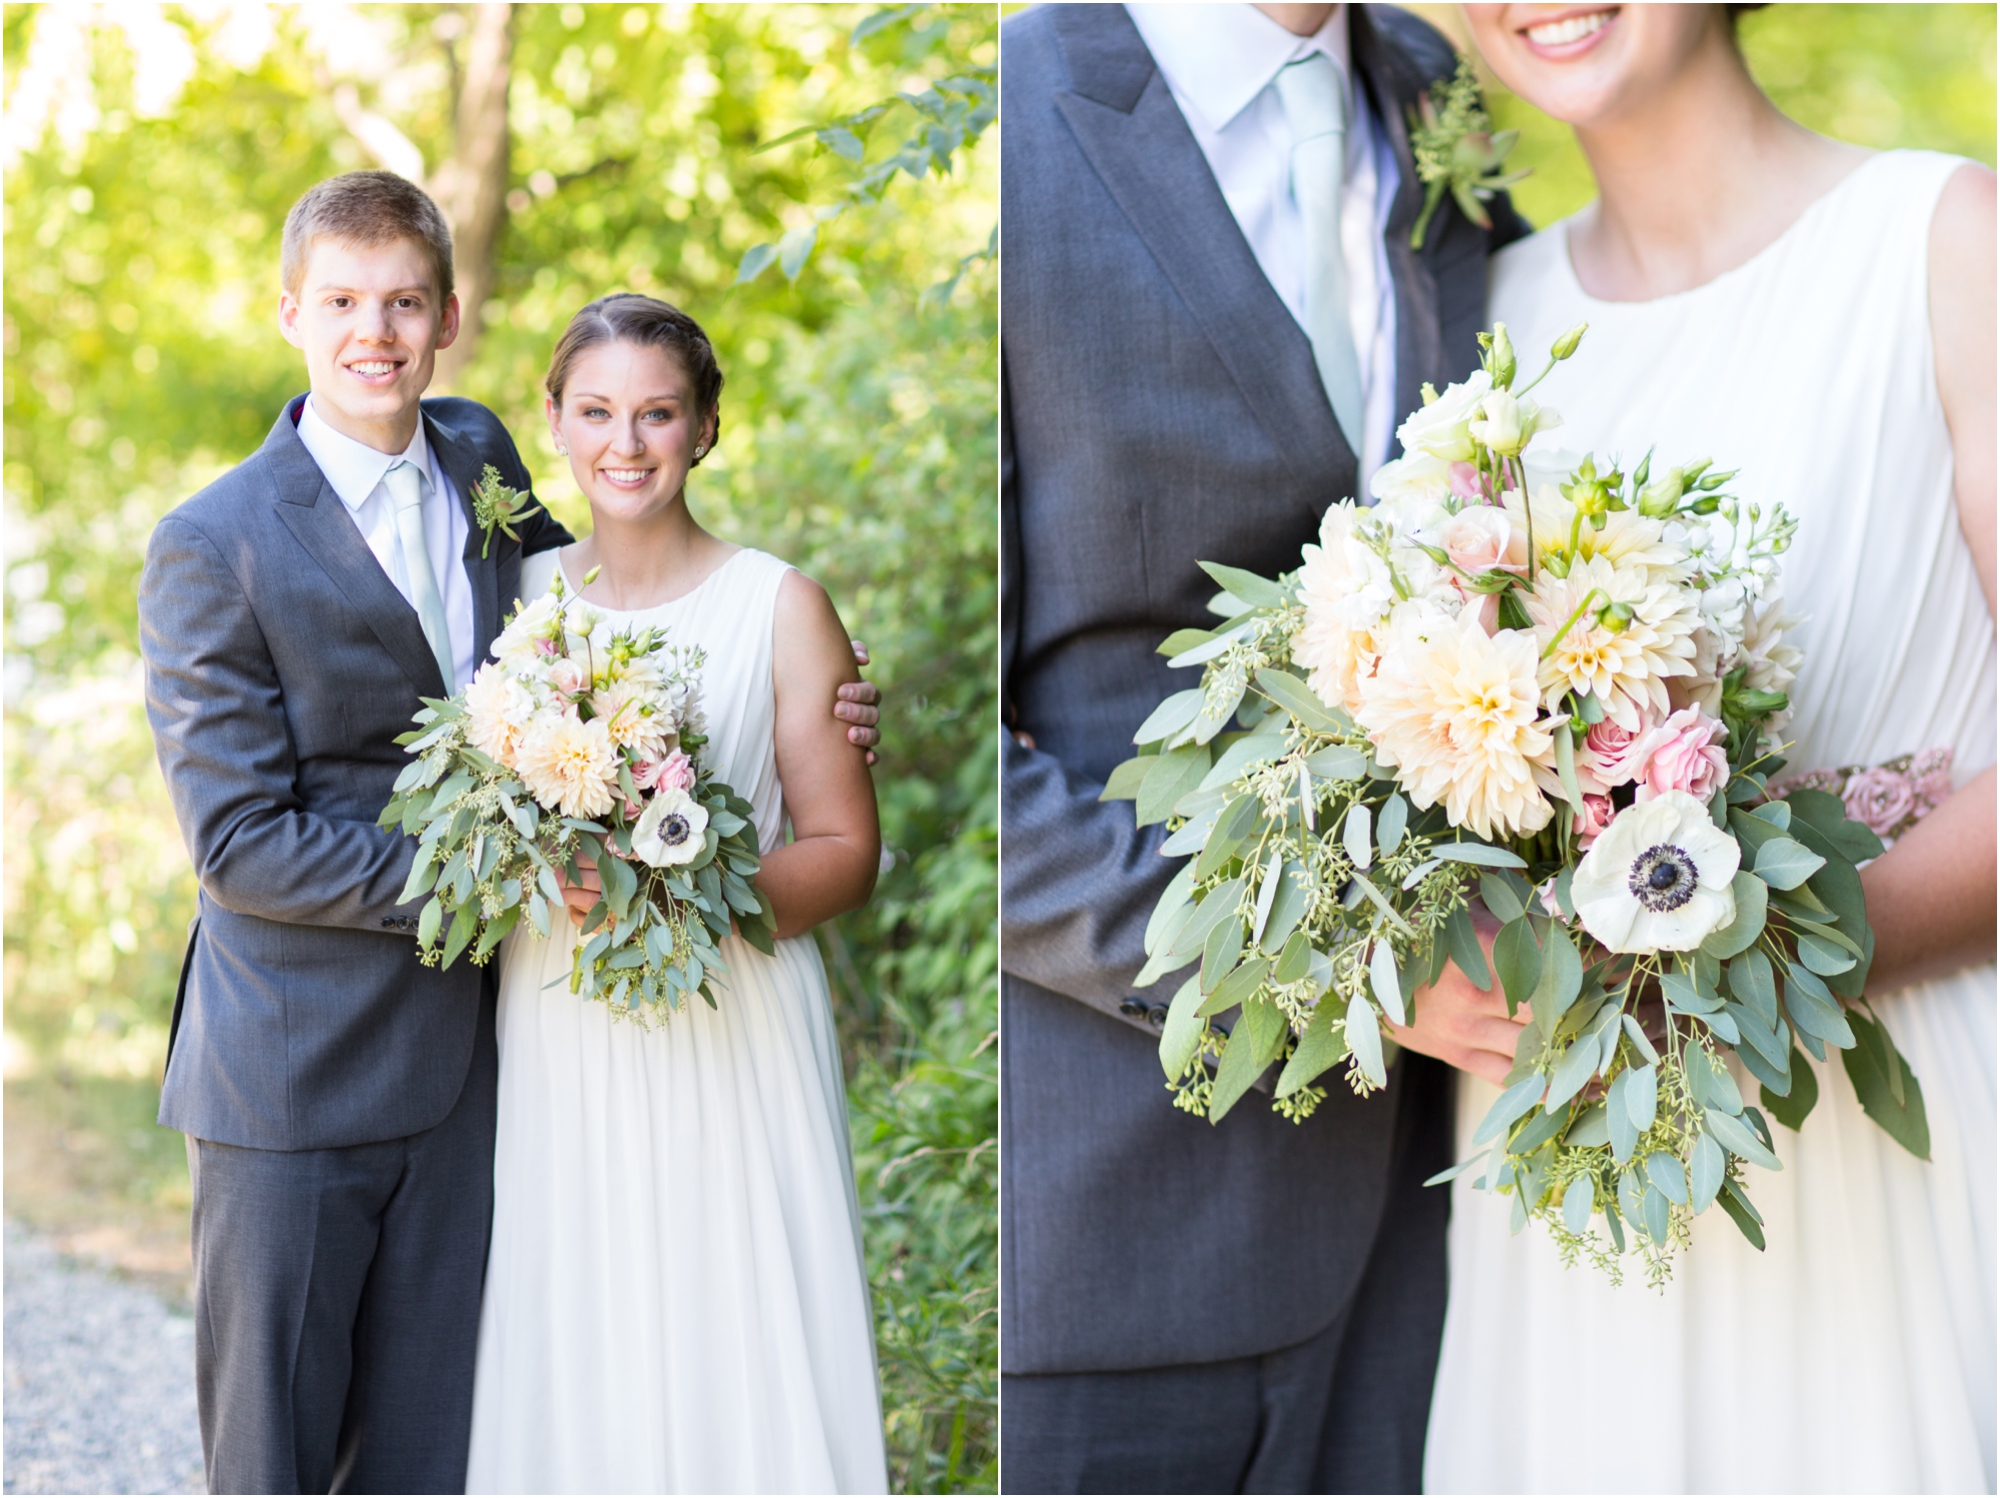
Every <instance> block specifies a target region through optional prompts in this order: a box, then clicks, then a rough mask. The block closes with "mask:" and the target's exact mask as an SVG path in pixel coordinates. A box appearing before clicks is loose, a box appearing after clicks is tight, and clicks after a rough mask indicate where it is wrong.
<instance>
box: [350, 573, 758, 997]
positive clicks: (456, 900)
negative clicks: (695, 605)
mask: <svg viewBox="0 0 2000 1498" xmlns="http://www.w3.org/2000/svg"><path fill="white" fill-rule="evenodd" d="M592 576H595V573H594V572H593V573H592ZM585 581H586V582H588V581H589V579H586V580H585ZM493 654H494V659H493V660H491V661H489V662H487V663H486V664H485V665H483V666H481V667H480V668H479V670H478V672H477V673H476V674H475V675H474V676H473V678H472V681H471V682H470V683H469V684H468V685H467V686H466V687H465V689H464V690H463V691H461V692H459V693H458V694H457V695H456V696H454V697H451V698H450V699H448V700H445V701H439V700H436V699H432V698H426V699H424V701H425V705H424V709H423V711H422V712H420V713H418V714H417V718H416V722H417V727H416V728H415V729H414V730H412V731H411V732H409V733H406V734H404V735H403V736H402V738H401V739H400V740H398V742H400V743H403V744H406V745H407V746H408V748H409V752H410V754H411V755H413V756H414V758H413V759H412V760H411V762H410V763H409V764H408V765H406V766H405V767H404V769H403V773H402V774H401V775H400V776H398V777H397V780H396V788H395V795H394V796H393V797H392V798H391V799H390V801H389V804H388V806H387V807H386V808H385V809H384V810H383V812H382V816H381V825H382V826H384V827H391V826H400V827H401V828H402V830H403V831H404V832H406V833H408V834H410V835H411V836H413V837H415V838H416V839H417V859H416V864H415V866H414V867H413V868H412V869H411V870H410V878H409V883H408V884H407V885H406V886H405V887H404V890H403V893H402V896H401V898H402V900H403V901H405V902H407V901H411V900H415V899H418V898H420V897H421V896H422V895H424V894H425V893H427V892H428V893H429V894H430V896H431V898H430V899H429V901H427V902H426V903H425V905H424V908H423V911H422V913H421V915H420V916H419V917H418V923H417V943H418V950H419V952H420V954H421V955H422V957H423V960H424V961H425V962H426V963H427V964H437V963H440V962H441V963H443V964H444V965H445V966H449V965H450V964H451V963H452V962H453V961H454V960H456V959H457V957H458V956H459V954H461V953H462V952H464V951H465V950H466V948H467V947H468V946H470V947H471V948H472V960H473V961H474V962H484V961H485V960H486V959H487V958H488V957H489V956H491V955H492V952H493V949H494V948H495V947H496V946H498V945H499V943H500V940H501V938H503V937H504V936H506V935H507V933H508V932H509V931H511V930H513V929H514V927H515V926H516V925H518V924H519V923H520V920H521V918H522V915H523V914H524V913H525V914H526V916H527V919H528V921H529V923H530V924H531V925H532V926H533V927H534V929H535V930H536V931H537V932H539V933H540V934H541V935H543V936H547V935H548V934H549V931H550V921H551V919H552V917H551V911H554V912H556V913H557V915H556V916H555V917H554V918H557V919H567V914H566V912H565V910H564V903H563V898H562V890H561V887H560V885H559V884H558V883H557V878H556V876H557V872H558V871H561V872H562V873H563V874H564V875H566V876H567V878H568V879H569V880H570V881H571V882H572V883H575V882H579V880H580V877H581V874H582V870H583V869H584V868H586V867H588V868H593V869H595V870H596V872H597V874H598V878H599V882H600V884H601V885H602V887H603V893H602V894H601V896H600V897H599V899H598V901H597V902H596V904H595V905H594V906H593V907H592V909H591V910H590V912H589V914H588V915H587V916H586V917H585V920H584V924H583V931H582V939H581V940H580V941H579V943H578V946H577V952H576V957H575V960H574V962H573V963H572V966H571V971H570V991H571V992H572V993H580V994H582V995H584V996H585V997H588V998H592V999H598V1000H601V1001H602V1002H604V1003H606V1004H608V1005H609V1006H610V1007H611V1009H612V1010H613V1011H614V1012H615V1013H621V1014H628V1015H631V1016H633V1017H635V1018H638V1019H640V1020H642V1021H646V1020H651V1019H654V1018H663V1017H665V1015H667V1014H668V1013H670V1012H672V1011H673V1010H675V1009H678V1008H679V1007H680V1005H681V1003H682V1001H683V1000H684V999H685V998H686V997H687V995H689V994H694V993H698V994H700V995H701V996H702V997H703V998H705V999H707V1000H708V1002H709V1003H710V1005H713V1004H714V1002H715V998H714V995H713V994H712V993H710V991H709V986H708V977H709V975H710V974H711V973H716V972H721V971H723V970H724V969H723V965H722V961H721V958H720V956H719V955H718V952H717V948H716V944H717V942H718V940H719V939H720V938H722V937H724V936H726V935H728V934H729V930H730V925H731V921H732V919H733V920H734V922H735V924H736V927H737V929H738V930H739V931H740V932H741V934H742V935H743V937H744V939H745V940H747V941H748V942H750V944H751V945H752V946H755V947H757V948H758V949H759V950H760V951H763V952H766V953H768V952H770V951H771V950H772V945H773V944H772V931H773V919H772V914H771V904H770V901H769V899H767V898H766V897H765V895H764V894H763V892H762V891H761V890H759V889H758V888H757V887H756V885H755V884H754V883H752V880H753V878H754V876H755V875H756V873H757V869H758V859H757V834H756V828H755V827H754V826H753V824H752V822H751V820H750V816H751V808H750V804H749V803H748V802H747V801H745V800H743V798H742V797H740V796H738V795H737V794H736V793H735V792H734V791H732V790H731V789H730V788H729V787H728V786H726V785H724V784H723V783H722V782H720V781H719V780H716V779H715V778H714V777H713V776H712V775H711V774H710V773H709V771H708V770H707V769H706V768H705V767H704V766H703V765H702V763H701V748H702V745H703V744H705V743H706V742H707V740H706V738H705V737H704V736H703V734H702V718H701V713H700V710H699V706H698V702H699V686H700V672H701V666H702V656H701V652H700V651H699V650H687V649H682V648H679V647H676V646H675V645H673V644H672V643H671V642H670V641H669V640H668V639H667V637H666V636H665V635H664V634H663V633H661V632H659V631H656V630H642V631H638V632H636V633H634V632H632V631H630V630H619V631H615V632H614V631H613V630H612V629H611V628H610V627H609V624H608V622H607V621H606V620H604V619H603V617H602V616H601V615H599V614H598V613H597V611H596V610H594V609H593V608H591V606H590V605H589V604H588V603H586V602H584V601H583V600H582V599H581V598H574V597H571V598H566V597H565V596H564V588H563V581H562V577H561V574H560V573H558V574H557V576H556V580H555V586H554V588H553V590H552V591H551V592H549V593H546V594H544V595H543V596H542V597H540V598H538V599H536V600H535V601H534V602H533V603H530V604H528V605H526V606H525V607H522V608H520V609H518V610H517V612H516V613H515V614H514V616H513V618H512V619H510V620H509V621H508V623H507V626H506V628H505V629H504V630H503V631H502V632H501V635H500V638H499V639H498V640H496V641H495V642H494V646H493ZM446 916H450V917H451V925H450V927H449V929H445V927H444V921H445V917H446ZM440 932H442V941H441V942H440ZM475 941H476V945H475Z"/></svg>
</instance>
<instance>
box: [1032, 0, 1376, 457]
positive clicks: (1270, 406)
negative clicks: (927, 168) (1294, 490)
mask: <svg viewBox="0 0 2000 1498" xmlns="http://www.w3.org/2000/svg"><path fill="white" fill-rule="evenodd" d="M1053 9H1054V16H1055V27H1056V34H1057V35H1058V36H1059V37H1060V38H1061V39H1062V43H1063V51H1064V56H1065V57H1066V59H1067V60H1068V63H1069V68H1070V76H1071V81H1072V83H1073V84H1074V88H1073V89H1072V90H1071V91H1067V92H1059V93H1058V94H1057V95H1056V107H1057V108H1058V109H1060V110H1061V111H1062V115H1063V118H1064V119H1065V120H1066V121H1067V122H1068V123H1069V127H1070V130H1071V132H1072V133H1073V134H1074V135H1075V137H1076V140H1077V144H1078V145H1079V146H1080V147H1081V148H1082V151H1083V154H1084V156H1085V158H1086V159H1087V160H1088V161H1089V162H1090V165H1091V169H1092V170H1093V171H1095V172H1096V174H1097V176H1098V178H1099V180H1100V181H1102V182H1103V184H1104V186H1105V188H1106V190H1107V191H1108V192H1109V193H1110V194H1111V196H1112V198H1113V200H1114V201H1116V203H1117V204H1118V207H1119V209H1120V211H1121V212H1123V213H1124V215H1125V217H1126V218H1127V219H1128V220H1129V221H1130V222H1131V224H1132V227H1133V228H1134V230H1136V231H1137V232H1138V235H1139V237H1140V238H1141V239H1142V240H1143V241H1144V242H1145V245H1146V248H1147V249H1148V250H1149V251H1150V252H1151V253H1152V256H1153V258H1154V260H1155V261H1156V262H1157V263H1158V264H1159V266H1160V269H1161V270H1162V272H1164V273H1165V275H1166V277H1167V280H1168V281H1169V283H1170V284H1171V285H1172V286H1173V288H1174V291H1175V292H1176V294H1178V295H1179V297H1180V299H1181V301H1182V302H1183V303H1184V304H1185V305H1186V307H1187V308H1188V311H1189V312H1190V313H1191V314H1192V315H1193V317H1194V319H1195V321H1196V322H1197V323H1199V324H1200V326H1201V328H1202V331H1203V333H1204V334H1205V335H1206V336H1207V338H1208V341H1209V343H1210V344H1211V345H1212V346H1213V347H1214V349H1215V351H1216V354H1217V356H1218V357H1219V358H1220V359H1221V360H1222V363H1223V364H1224V366H1225V367H1226V368H1227V369H1228V370H1229V372H1230V375H1231V376H1232V377H1233V378H1234V380H1235V382H1236V385H1237V388H1238V389H1239V390H1241V391H1242V393H1243V396H1244V399H1245V400H1246V401H1247V402H1248V403H1249V405H1250V407H1251V409H1252V410H1253V411H1254V412H1255V413H1256V415H1257V419H1258V422H1259V424H1260V425H1262V426H1263V428H1264V430H1265V431H1266V432H1267V433H1268V434H1269V435H1270V438H1271V440H1272V442H1273V443H1274V444H1275V445H1276V447H1277V449H1278V451H1279V452H1280V453H1281V454H1282V455H1283V456H1284V459H1285V464H1286V466H1287V467H1288V468H1289V469H1290V470H1291V471H1292V474H1293V475H1294V477H1296V478H1297V480H1298V481H1299V483H1300V485H1301V486H1302V487H1304V488H1305V489H1306V490H1307V492H1309V493H1317V492H1319V491H1322V490H1326V489H1329V488H1332V487H1333V486H1334V485H1335V483H1336V476H1337V475H1338V474H1341V473H1348V474H1352V473H1353V472H1354V467H1355V462H1354V455H1353V453H1352V452H1350V451H1349V449H1348V446H1347V443H1346V441H1345V440H1344V439H1343V437H1342V436H1341V432H1340V425H1339V423H1338V422H1337V421H1335V420H1334V415H1333V407H1332V406H1331V404H1329V402H1328V401H1327V398H1326V392H1325V389H1324V388H1323V387H1322V386H1321V384H1320V379H1319V370H1318V367H1317V366H1316V365H1315V364H1314V363H1313V354H1312V344H1311V342H1310V340H1308V339H1307V337H1306V334H1305V330H1304V329H1303V328H1301V327H1300V326H1299V325H1298V323H1297V321H1296V320H1295V319H1294V318H1293V317H1292V315H1291V313H1290V311H1289V310H1287V308H1286V307H1285V304H1284V302H1283V301H1281V300H1280V299H1279V297H1278V294H1277V292H1276V291H1274V290H1272V288H1271V283H1270V281H1269V280H1268V279H1267V278H1266V277H1265V275H1264V271H1263V267H1261V266H1260V265H1258V263H1257V257H1256V255H1255V254H1253V253H1252V251H1251V249H1250V244H1249V241H1248V240H1246V239H1245V238H1244V237H1243V231H1242V229H1241V228H1239V227H1238V225H1237V223H1236V219H1235V217H1234V216H1233V215H1232V214H1231V213H1230V211H1229V205H1228V203H1227V202H1225V201H1224V200H1223V196H1222V190H1221V189H1220V188H1219V187H1217V186H1216V183H1215V176H1214V174H1213V173H1212V172H1210V170H1209V168H1208V160H1207V158H1206V157H1204V156H1203V155H1202V154H1201V147H1200V146H1199V145H1198V144H1196V142H1195V138H1194V135H1193V134H1192V133H1191V132H1190V131H1189V129H1188V127H1187V121H1186V120H1185V119H1184V118H1183V117H1182V115H1181V112H1180V106H1179V105H1177V104H1175V103H1174V99H1173V94H1172V92H1171V91H1170V90H1169V89H1168V88H1167V82H1166V79H1165V78H1163V77H1162V76H1161V75H1160V71H1159V69H1158V68H1157V67H1156V66H1154V64H1153V59H1152V55H1151V54H1150V53H1149V52H1147V50H1146V45H1145V43H1144V42H1143V41H1142V40H1140V37H1139V32H1138V29H1137V28H1136V27H1135V26H1133V24H1132V20H1131V17H1130V16H1128V15H1127V14H1126V13H1125V9H1124V7H1123V6H1117V5H1077V6H1056V7H1054V8H1053Z"/></svg>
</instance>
